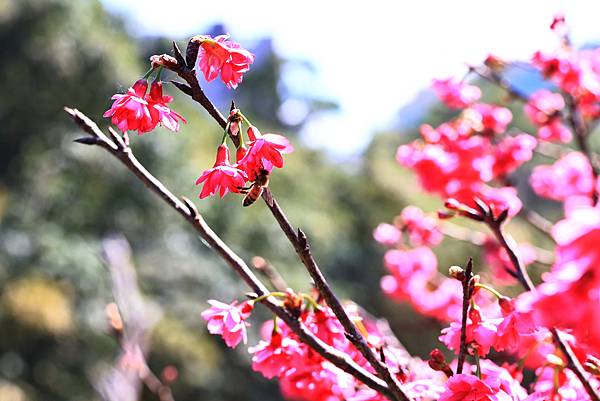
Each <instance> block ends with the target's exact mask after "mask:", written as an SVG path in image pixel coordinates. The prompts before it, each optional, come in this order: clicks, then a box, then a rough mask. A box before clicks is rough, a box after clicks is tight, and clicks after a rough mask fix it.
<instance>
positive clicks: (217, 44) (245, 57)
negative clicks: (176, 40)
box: [196, 35, 254, 89]
mask: <svg viewBox="0 0 600 401" xmlns="http://www.w3.org/2000/svg"><path fill="white" fill-rule="evenodd" d="M196 40H197V41H198V42H199V43H200V48H199V50H198V59H197V61H196V66H197V71H202V73H203V74H204V78H205V79H206V80H207V81H209V82H210V81H213V80H214V79H216V78H217V76H219V74H221V79H222V80H223V82H224V83H225V85H226V86H227V87H228V88H230V89H231V88H233V89H235V88H236V87H237V86H238V84H239V83H240V82H242V79H243V74H244V73H245V72H247V71H248V70H249V69H250V64H252V63H253V62H254V55H253V54H252V53H250V52H249V51H247V50H245V49H243V48H241V46H240V45H239V44H238V43H236V42H234V41H232V40H229V36H228V35H219V36H216V37H215V38H214V39H213V38H211V37H210V36H198V37H196Z"/></svg>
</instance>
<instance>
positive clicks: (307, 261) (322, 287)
mask: <svg viewBox="0 0 600 401" xmlns="http://www.w3.org/2000/svg"><path fill="white" fill-rule="evenodd" d="M175 52H176V54H177V50H175ZM194 52H196V53H197V48H195V47H194V42H193V40H190V42H189V44H188V49H187V53H188V54H190V53H192V54H193V53H194ZM177 59H179V57H176V58H173V57H171V56H168V55H160V56H152V57H151V58H150V60H151V62H152V65H153V66H159V65H161V66H163V67H165V68H168V69H170V70H171V71H173V72H175V73H176V74H177V75H179V76H180V77H181V78H183V79H184V80H185V81H186V82H187V84H188V85H189V87H190V88H191V93H192V94H191V95H190V93H189V91H188V90H183V92H184V93H186V94H188V95H190V96H191V97H192V99H194V100H195V101H197V102H198V103H199V104H200V105H201V106H202V107H204V108H205V109H206V110H207V111H208V113H209V114H210V115H211V116H212V117H213V118H214V119H215V121H216V122H217V123H218V124H219V125H220V126H221V127H223V128H225V127H226V125H227V120H226V119H225V118H224V117H223V115H222V114H221V113H220V112H218V110H216V107H215V106H214V105H213V104H212V102H211V101H210V100H209V99H208V98H207V97H206V95H205V94H204V91H202V89H201V88H200V85H199V83H198V80H197V79H196V74H195V72H194V70H191V69H190V68H189V66H187V65H183V64H182V63H180V62H178V61H177ZM188 64H189V63H188ZM177 87H178V88H179V85H178V86H177ZM180 89H181V88H180ZM215 111H216V112H215ZM230 137H231V139H232V140H233V141H234V143H235V144H236V146H237V145H238V143H239V137H237V136H233V135H230ZM262 197H263V199H264V201H265V203H266V204H267V206H268V208H269V210H270V211H271V213H272V214H273V216H274V217H275V219H276V220H277V222H278V223H279V226H280V227H281V229H282V230H283V232H284V233H285V235H286V237H287V238H288V240H289V241H290V242H291V244H292V245H293V247H294V249H295V250H296V253H297V254H298V257H299V258H300V260H301V261H302V263H303V264H304V266H305V267H306V269H307V270H308V272H309V274H310V276H311V277H312V279H313V281H314V282H315V286H316V287H317V289H318V290H319V291H320V292H321V295H323V298H324V299H325V302H327V304H328V305H329V307H330V308H331V309H332V311H333V313H334V314H335V316H336V317H337V318H338V320H339V321H340V323H341V324H342V326H343V327H344V330H345V331H346V337H347V338H348V340H350V342H352V344H354V346H355V347H356V348H357V349H358V350H359V351H360V353H361V354H362V355H363V356H364V357H365V358H366V359H367V361H368V362H369V364H371V366H372V367H373V368H374V369H375V371H376V372H377V374H378V376H379V377H381V378H382V379H384V381H385V382H386V383H387V385H388V387H389V389H390V390H391V391H392V393H394V395H395V397H396V398H397V399H398V400H404V401H406V400H408V396H407V395H406V394H405V393H404V392H403V391H402V390H401V388H400V383H399V382H398V380H397V379H396V377H395V376H394V375H393V374H392V373H391V372H390V371H389V369H388V367H387V366H386V365H385V364H384V363H383V362H382V361H380V360H379V357H378V356H377V355H376V354H375V352H374V351H373V350H372V349H371V348H370V347H369V345H368V344H367V342H366V340H365V338H364V337H363V336H362V334H361V333H360V332H359V331H358V329H357V328H356V326H355V325H354V323H352V321H351V320H350V318H349V317H348V315H347V313H346V311H345V310H344V308H343V306H342V304H341V302H340V300H339V299H338V298H337V296H336V295H335V293H334V292H333V290H332V289H331V287H330V286H329V284H328V283H327V281H326V280H325V277H324V276H323V274H322V273H321V270H320V269H319V267H318V265H317V263H316V262H315V260H314V259H313V257H312V253H311V251H310V245H309V244H308V240H307V238H306V235H305V234H304V233H303V232H302V231H301V230H300V229H298V232H297V233H296V230H295V229H294V228H293V227H292V225H291V224H290V222H289V220H288V219H287V217H286V216H285V214H284V212H283V210H282V209H281V207H280V206H279V204H278V203H277V201H276V200H275V198H274V197H273V195H272V193H271V191H270V190H269V189H268V188H265V190H264V191H263V194H262Z"/></svg>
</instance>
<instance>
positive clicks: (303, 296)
mask: <svg viewBox="0 0 600 401" xmlns="http://www.w3.org/2000/svg"><path fill="white" fill-rule="evenodd" d="M301 295H302V298H304V299H305V300H306V301H307V302H308V303H309V304H310V305H311V306H312V307H313V308H314V310H319V309H321V307H320V306H319V304H318V303H317V301H315V299H314V298H313V297H311V296H310V295H308V294H301Z"/></svg>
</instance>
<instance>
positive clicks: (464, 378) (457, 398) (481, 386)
mask: <svg viewBox="0 0 600 401" xmlns="http://www.w3.org/2000/svg"><path fill="white" fill-rule="evenodd" d="M497 384H498V383H493V385H492V386H490V385H489V384H488V383H486V382H485V381H483V380H481V379H478V378H477V377H475V376H473V375H469V374H464V373H462V374H456V375H453V376H452V377H451V378H450V379H448V382H447V383H446V391H445V392H444V393H442V395H441V396H440V399H439V401H505V400H506V401H508V400H511V397H510V396H509V395H508V394H506V393H505V392H504V391H503V390H500V389H499V388H498V386H497ZM494 385H495V386H494Z"/></svg>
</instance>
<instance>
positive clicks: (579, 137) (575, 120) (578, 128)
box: [563, 93, 600, 204]
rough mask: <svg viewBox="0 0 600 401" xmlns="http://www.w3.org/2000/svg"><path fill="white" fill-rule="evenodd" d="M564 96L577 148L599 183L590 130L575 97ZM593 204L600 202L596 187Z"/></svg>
mask: <svg viewBox="0 0 600 401" xmlns="http://www.w3.org/2000/svg"><path fill="white" fill-rule="evenodd" d="M563 96H564V98H565V99H566V103H567V110H568V113H567V121H568V122H569V125H570V126H571V129H572V130H573V132H574V133H575V140H576V141H577V146H578V147H579V150H580V151H581V153H583V154H584V155H585V157H586V158H587V159H588V162H589V163H590V166H591V168H592V174H593V175H594V182H597V181H598V175H600V172H599V171H598V166H596V163H595V160H594V159H593V157H592V152H591V150H590V148H589V146H588V142H587V137H588V129H587V127H586V125H585V122H584V121H583V119H582V118H581V115H580V113H579V112H578V110H577V103H576V102H575V99H573V96H571V95H570V94H568V93H563ZM592 202H593V203H594V204H596V202H598V191H597V190H596V186H594V189H593V192H592Z"/></svg>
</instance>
